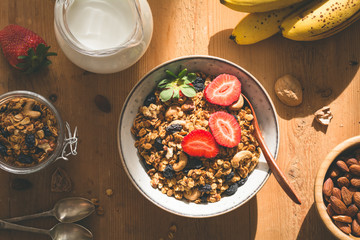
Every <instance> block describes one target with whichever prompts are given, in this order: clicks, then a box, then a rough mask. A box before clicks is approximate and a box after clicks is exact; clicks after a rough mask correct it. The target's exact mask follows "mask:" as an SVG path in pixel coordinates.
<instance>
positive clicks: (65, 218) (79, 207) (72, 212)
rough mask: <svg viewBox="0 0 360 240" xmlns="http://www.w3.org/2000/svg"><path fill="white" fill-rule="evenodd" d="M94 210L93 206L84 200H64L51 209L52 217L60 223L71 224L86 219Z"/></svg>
mask: <svg viewBox="0 0 360 240" xmlns="http://www.w3.org/2000/svg"><path fill="white" fill-rule="evenodd" d="M94 210H95V206H94V204H93V203H92V202H91V201H89V200H87V199H85V198H78V197H74V198H64V199H61V200H60V201H58V202H57V203H56V204H55V206H54V209H53V213H54V217H55V218H56V219H57V220H58V221H60V222H62V223H73V222H77V221H80V220H81V219H84V218H86V217H87V216H89V215H90V214H91V213H93V212H94Z"/></svg>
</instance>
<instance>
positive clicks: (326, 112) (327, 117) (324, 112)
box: [315, 106, 333, 125]
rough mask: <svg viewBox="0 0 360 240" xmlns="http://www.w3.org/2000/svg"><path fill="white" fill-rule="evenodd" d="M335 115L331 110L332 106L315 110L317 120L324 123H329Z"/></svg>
mask: <svg viewBox="0 0 360 240" xmlns="http://www.w3.org/2000/svg"><path fill="white" fill-rule="evenodd" d="M332 118H333V115H332V113H331V111H330V107H329V106H326V107H323V108H321V109H319V110H317V111H316V112H315V120H316V121H318V122H319V123H321V124H322V125H329V124H330V121H331V119H332Z"/></svg>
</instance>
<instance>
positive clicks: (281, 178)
mask: <svg viewBox="0 0 360 240" xmlns="http://www.w3.org/2000/svg"><path fill="white" fill-rule="evenodd" d="M241 95H242V96H243V98H244V100H245V101H246V102H247V104H248V105H249V107H250V109H251V112H252V114H253V116H254V119H253V121H252V124H253V126H254V130H255V137H256V139H257V140H258V142H259V145H260V148H261V150H262V151H263V153H264V156H265V159H266V161H267V163H268V165H269V167H270V170H271V171H272V173H273V174H274V176H275V178H276V180H277V181H278V183H279V184H280V186H281V187H282V189H283V190H284V191H285V193H286V194H287V195H288V196H289V197H290V198H291V199H292V200H293V201H294V202H295V203H296V204H301V201H300V198H299V196H298V195H297V194H296V192H295V190H294V188H293V187H292V186H291V184H290V182H289V181H288V180H287V179H286V177H285V175H284V173H283V172H282V171H281V170H280V168H279V166H278V165H277V164H276V162H275V159H274V157H273V156H272V155H271V152H270V150H269V148H268V147H267V145H266V143H265V140H264V138H263V136H262V135H261V131H260V128H259V123H258V121H257V118H256V115H255V111H254V108H253V107H252V105H251V103H250V101H249V100H248V99H247V98H246V97H245V96H244V94H241Z"/></svg>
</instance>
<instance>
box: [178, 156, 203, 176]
mask: <svg viewBox="0 0 360 240" xmlns="http://www.w3.org/2000/svg"><path fill="white" fill-rule="evenodd" d="M202 167H203V162H202V161H201V160H200V159H198V158H189V160H188V163H187V164H186V167H185V168H184V170H183V171H184V172H185V173H188V172H189V170H190V169H199V168H202Z"/></svg>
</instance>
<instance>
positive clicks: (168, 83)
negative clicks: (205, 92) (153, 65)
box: [158, 68, 196, 102]
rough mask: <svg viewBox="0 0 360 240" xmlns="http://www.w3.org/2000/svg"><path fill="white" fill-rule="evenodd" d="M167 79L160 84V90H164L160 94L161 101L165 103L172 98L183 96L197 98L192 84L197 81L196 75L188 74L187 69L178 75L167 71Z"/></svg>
mask: <svg viewBox="0 0 360 240" xmlns="http://www.w3.org/2000/svg"><path fill="white" fill-rule="evenodd" d="M165 72H166V75H167V78H165V79H163V80H161V81H160V82H159V83H158V88H161V89H163V90H162V91H161V92H160V99H161V100H162V101H163V102H166V101H168V100H170V99H171V98H175V99H176V98H180V97H181V95H184V96H186V97H190V98H191V97H195V95H196V90H195V88H194V86H193V85H192V82H193V81H194V80H195V79H196V74H195V73H188V71H187V69H186V68H185V69H183V70H182V71H181V72H180V73H179V74H178V75H176V74H174V73H173V72H171V71H169V70H166V71H165Z"/></svg>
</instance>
